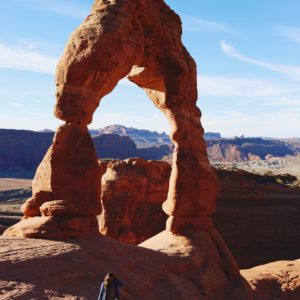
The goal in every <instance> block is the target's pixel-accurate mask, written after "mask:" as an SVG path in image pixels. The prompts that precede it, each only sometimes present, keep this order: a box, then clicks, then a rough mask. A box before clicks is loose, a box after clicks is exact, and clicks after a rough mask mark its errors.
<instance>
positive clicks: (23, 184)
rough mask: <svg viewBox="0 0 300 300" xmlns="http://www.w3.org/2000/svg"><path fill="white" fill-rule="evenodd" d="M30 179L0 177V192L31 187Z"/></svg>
mask: <svg viewBox="0 0 300 300" xmlns="http://www.w3.org/2000/svg"><path fill="white" fill-rule="evenodd" d="M31 182H32V180H31V179H15V178H0V192H3V191H8V190H16V189H27V188H29V187H31Z"/></svg>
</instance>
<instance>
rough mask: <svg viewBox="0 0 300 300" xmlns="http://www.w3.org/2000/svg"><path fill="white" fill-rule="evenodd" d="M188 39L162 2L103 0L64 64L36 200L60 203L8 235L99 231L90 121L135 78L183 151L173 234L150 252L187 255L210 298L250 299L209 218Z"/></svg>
mask: <svg viewBox="0 0 300 300" xmlns="http://www.w3.org/2000/svg"><path fill="white" fill-rule="evenodd" d="M181 34H182V28H181V21H180V18H179V17H178V16H177V15H176V14H175V13H174V12H173V11H172V10H171V9H170V8H169V7H168V6H167V5H166V4H165V3H164V1H161V0H137V1H132V0H96V1H95V3H94V5H93V9H92V12H91V14H90V15H89V16H88V17H87V18H86V19H85V21H84V22H83V24H82V25H81V26H80V27H79V28H78V29H77V30H76V31H75V32H74V33H73V35H72V36H71V38H70V40H69V42H68V44H67V47H66V49H65V52H64V55H63V57H62V58H61V60H60V62H59V65H58V67H57V75H56V83H57V92H56V97H57V102H56V106H55V116H56V117H57V118H59V119H61V120H63V121H65V122H66V124H65V125H63V126H61V127H60V128H59V130H58V131H57V133H56V138H55V139H54V143H53V145H52V147H51V148H50V150H49V151H48V153H47V154H46V156H45V158H44V160H43V162H42V163H41V165H40V167H39V168H38V171H37V174H36V177H35V179H34V182H33V194H34V195H33V197H35V194H36V193H37V192H40V191H49V192H51V193H52V200H53V201H54V202H52V201H46V202H45V203H44V204H43V205H42V206H41V207H40V211H41V213H42V216H41V217H40V216H36V217H29V218H28V219H25V220H22V221H21V222H20V223H19V224H17V225H16V226H14V227H12V228H10V229H8V230H7V231H6V232H5V235H6V236H8V235H17V236H29V237H59V238H67V237H73V236H80V235H81V236H86V235H87V234H93V233H94V232H95V226H94V223H93V220H94V218H95V215H96V214H97V213H99V205H98V203H99V199H98V196H99V183H98V180H99V179H98V175H99V174H98V173H99V171H98V166H97V162H96V160H95V157H96V156H95V150H94V148H93V146H92V144H91V142H90V138H89V135H88V132H87V125H88V124H89V123H91V121H92V117H93V113H94V111H95V110H96V108H97V107H98V106H99V102H100V100H101V99H102V98H103V97H104V96H105V95H107V94H108V93H110V92H111V91H112V90H113V89H114V87H115V86H116V85H117V83H118V82H119V80H120V79H122V78H123V77H125V76H127V77H128V78H129V80H131V81H132V82H134V83H135V84H137V85H138V86H140V87H142V88H143V89H144V90H145V91H146V92H147V94H148V96H149V97H150V99H151V100H152V101H153V103H154V104H155V105H156V106H157V107H158V108H159V109H160V110H161V111H162V112H163V113H164V114H165V116H166V117H167V119H168V121H169V123H170V125H171V135H170V137H171V139H172V141H173V143H174V145H175V150H174V154H173V166H172V172H171V177H170V184H169V191H168V198H167V200H166V201H165V202H164V204H163V209H164V211H165V212H166V214H167V215H168V216H169V219H168V222H167V226H166V231H165V232H162V233H161V234H160V235H159V236H156V237H153V238H151V240H148V241H147V242H145V243H144V244H143V246H144V247H147V248H149V249H152V250H161V249H163V251H164V253H165V254H166V255H167V256H170V257H173V256H178V257H182V256H186V257H187V258H188V261H189V263H188V265H187V269H188V273H189V274H190V275H191V276H192V275H193V284H195V285H196V286H197V285H199V286H200V287H201V290H202V291H203V296H206V295H208V298H209V297H210V296H211V298H212V297H214V296H215V295H217V296H218V298H219V299H221V298H220V297H221V295H223V296H222V297H223V299H225V297H226V296H225V295H226V294H227V293H228V292H230V293H232V291H234V290H235V289H237V290H240V292H241V293H242V294H243V295H244V296H243V299H247V295H248V294H249V290H248V289H247V287H246V286H245V285H244V282H243V280H242V278H241V276H240V273H239V271H238V267H237V265H236V263H235V261H234V259H233V257H232V256H231V254H230V252H229V251H228V249H227V247H226V245H225V244H224V242H223V241H222V239H221V238H220V236H219V235H218V233H217V231H216V230H215V229H214V227H213V223H212V220H211V217H210V216H211V214H212V213H213V212H214V210H215V199H216V192H217V177H216V175H215V173H214V171H213V170H212V168H211V167H210V165H209V162H208V159H207V155H206V144H205V142H204V140H203V129H202V126H201V123H200V116H201V113H200V110H199V108H198V107H197V106H196V101H197V76H196V64H195V62H194V60H193V59H192V57H191V56H190V54H189V53H188V51H187V50H186V48H185V47H184V46H183V44H182V41H181ZM96 169H97V170H96ZM57 200H60V201H57ZM174 245H175V246H174ZM215 298H216V297H215ZM152 299H153V297H152Z"/></svg>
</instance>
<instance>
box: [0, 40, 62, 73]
mask: <svg viewBox="0 0 300 300" xmlns="http://www.w3.org/2000/svg"><path fill="white" fill-rule="evenodd" d="M57 62H58V58H56V57H52V56H48V55H44V54H41V53H39V52H37V51H34V50H31V49H28V48H23V47H20V46H17V47H11V46H8V45H6V44H4V43H0V68H1V69H13V70H23V71H31V72H38V73H45V74H51V75H52V74H54V71H55V67H56V65H57Z"/></svg>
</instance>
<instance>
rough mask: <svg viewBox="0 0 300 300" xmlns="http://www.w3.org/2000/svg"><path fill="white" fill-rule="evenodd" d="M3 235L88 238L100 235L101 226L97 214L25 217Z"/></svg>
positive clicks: (43, 237)
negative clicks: (99, 226)
mask: <svg viewBox="0 0 300 300" xmlns="http://www.w3.org/2000/svg"><path fill="white" fill-rule="evenodd" d="M3 236H6V237H9V236H12V237H25V238H41V239H54V240H61V239H69V238H88V237H94V236H99V228H98V221H97V218H96V217H95V216H50V217H43V216H42V217H31V218H23V219H22V220H21V221H20V222H18V223H17V224H15V225H14V226H11V227H9V228H8V229H7V230H6V231H5V232H4V233H3Z"/></svg>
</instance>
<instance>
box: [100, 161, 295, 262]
mask: <svg viewBox="0 0 300 300" xmlns="http://www.w3.org/2000/svg"><path fill="white" fill-rule="evenodd" d="M153 164H154V162H147V161H144V160H141V159H130V160H126V161H118V162H117V161H115V162H111V163H109V167H108V169H107V173H105V172H106V167H107V162H106V163H105V162H101V163H100V166H101V170H102V171H101V174H104V173H105V175H104V176H103V177H102V204H103V212H102V215H101V218H100V219H101V222H100V223H101V228H102V230H101V231H102V233H103V234H105V235H108V236H110V237H112V238H114V239H118V240H121V241H124V242H127V243H132V244H138V243H141V242H143V241H144V240H146V239H148V238H150V237H152V236H154V235H156V234H158V233H159V232H161V231H162V230H163V229H164V227H165V215H164V214H163V212H162V210H161V204H162V203H163V202H164V200H165V198H166V196H167V192H168V176H169V172H170V171H171V170H170V167H169V166H168V164H166V163H164V162H155V164H154V165H153ZM217 171H218V175H219V178H220V183H221V189H220V192H219V195H218V198H217V203H218V206H217V210H216V213H215V215H214V216H213V219H214V222H215V224H216V228H217V229H218V230H219V232H220V234H221V236H222V237H223V238H224V239H225V241H226V243H228V245H229V247H230V249H231V250H232V252H233V254H234V256H235V258H236V259H237V262H238V264H239V266H240V267H242V268H249V267H253V266H256V265H259V264H263V263H267V262H270V261H275V260H282V259H295V258H297V257H298V254H299V253H300V243H299V239H298V235H299V213H298V211H299V209H300V202H299V199H300V188H299V187H296V186H289V185H288V183H290V182H292V181H294V180H295V179H296V178H295V177H293V176H287V175H285V176H283V175H281V176H267V175H265V176H261V175H255V174H251V173H248V172H245V171H241V170H231V171H227V170H222V169H220V170H217ZM280 182H282V183H286V184H282V183H280ZM229 220H230V221H229ZM253 233H255V234H253ZM275 237H276V238H275Z"/></svg>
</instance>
